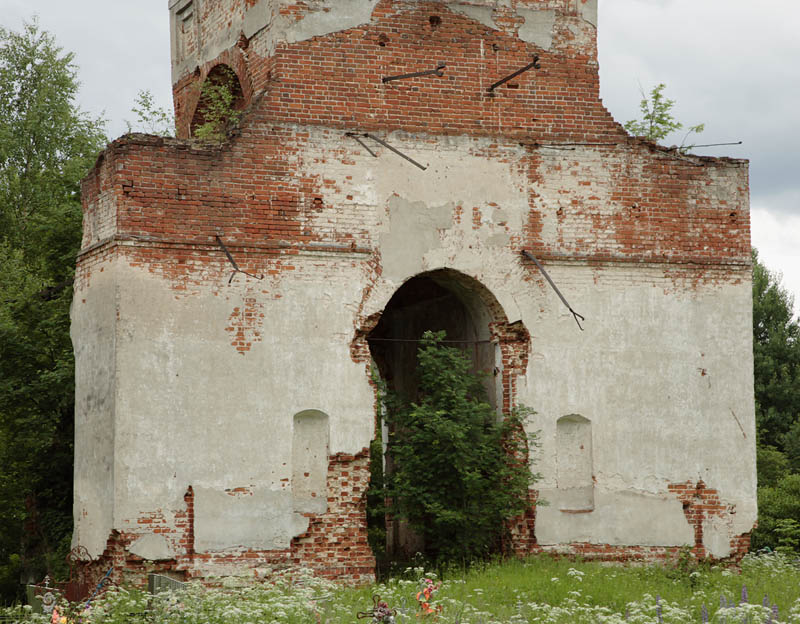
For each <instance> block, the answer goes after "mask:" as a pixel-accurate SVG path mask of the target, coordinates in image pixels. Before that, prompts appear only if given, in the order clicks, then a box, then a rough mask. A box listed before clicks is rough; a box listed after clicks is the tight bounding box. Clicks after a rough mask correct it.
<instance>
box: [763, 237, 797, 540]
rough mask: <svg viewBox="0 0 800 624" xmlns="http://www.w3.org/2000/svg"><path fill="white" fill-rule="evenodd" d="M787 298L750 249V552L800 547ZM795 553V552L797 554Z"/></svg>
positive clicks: (792, 332) (792, 340)
mask: <svg viewBox="0 0 800 624" xmlns="http://www.w3.org/2000/svg"><path fill="white" fill-rule="evenodd" d="M793 303H794V302H793V300H792V296H791V295H790V294H789V293H788V292H787V291H786V290H785V289H784V288H783V287H782V286H781V278H780V275H778V274H775V273H772V272H770V271H769V270H768V269H767V268H766V267H765V266H764V265H763V264H762V263H761V262H760V261H759V259H758V253H757V252H756V250H755V249H753V369H754V370H753V372H754V385H755V401H756V427H757V433H758V447H757V459H758V485H759V489H758V528H757V529H755V530H754V531H753V540H752V547H753V549H759V548H764V547H769V548H772V549H776V548H781V549H783V550H795V551H798V550H797V549H798V546H799V545H800V542H798V540H800V531H798V524H797V523H800V324H798V321H797V319H796V318H795V317H794V315H793ZM798 552H800V551H798Z"/></svg>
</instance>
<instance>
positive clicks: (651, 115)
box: [624, 82, 705, 149]
mask: <svg viewBox="0 0 800 624" xmlns="http://www.w3.org/2000/svg"><path fill="white" fill-rule="evenodd" d="M665 88H666V85H665V84H664V83H663V82H662V83H660V84H658V85H656V86H655V87H653V88H652V89H651V90H650V94H649V95H647V94H645V92H644V89H641V87H640V90H641V93H642V100H641V101H640V102H639V110H640V111H641V115H642V118H641V120H636V119H631V120H630V121H627V122H625V124H624V128H625V129H626V130H627V131H628V132H630V133H631V134H633V135H636V136H644V137H647V138H648V139H650V140H651V141H656V142H658V141H660V140H662V139H663V138H665V137H666V136H667V135H668V134H670V133H671V132H675V131H677V130H682V129H683V127H684V126H683V124H682V123H681V122H679V121H677V120H676V119H675V118H674V117H673V116H672V112H671V111H672V107H673V106H675V100H670V99H669V98H667V97H665V96H664V93H663V91H664V89H665ZM704 129H705V124H697V125H696V126H689V128H687V132H686V136H685V137H684V138H683V142H682V143H681V146H680V147H681V149H690V148H691V145H689V146H686V147H684V143H685V142H686V139H687V138H688V136H689V135H690V134H691V133H693V132H694V133H695V134H700V133H701V132H702V131H703V130H704Z"/></svg>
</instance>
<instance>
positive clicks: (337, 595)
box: [0, 554, 800, 624]
mask: <svg viewBox="0 0 800 624" xmlns="http://www.w3.org/2000/svg"><path fill="white" fill-rule="evenodd" d="M376 607H377V608H376ZM3 615H4V616H6V618H8V620H9V621H19V622H42V623H44V622H50V621H51V619H53V618H52V616H43V615H34V614H33V613H31V612H30V610H29V608H27V607H15V608H12V609H5V610H3V611H2V612H0V619H2V616H3ZM62 618H63V619H62ZM56 619H57V620H58V621H61V622H83V623H90V624H95V623H97V624H100V623H103V624H111V623H113V624H122V623H126V624H128V623H130V624H137V623H139V622H142V623H145V622H147V623H184V622H185V623H189V622H191V623H196V624H206V623H207V624H223V623H225V624H228V623H230V624H234V623H235V624H248V623H252V624H270V623H273V622H280V623H284V622H285V623H300V622H304V623H305V622H308V623H316V624H326V623H329V624H334V623H342V624H343V623H348V624H350V623H352V622H356V621H363V622H374V623H377V622H385V623H387V624H388V623H389V622H392V621H394V622H396V623H397V624H402V623H410V622H439V623H441V624H450V623H452V624H456V623H464V624H466V623H475V624H491V623H509V624H511V623H519V624H522V623H524V622H553V623H562V622H563V623H570V624H572V623H592V624H594V623H597V622H607V623H623V622H631V623H641V624H644V623H649V622H653V623H659V622H663V623H668V624H672V623H679V622H680V623H683V622H715V623H722V622H725V623H730V624H735V623H739V622H759V623H761V622H771V623H778V622H797V623H800V565H798V563H797V561H794V562H793V561H791V560H790V559H789V558H788V557H787V556H785V555H781V554H767V555H763V554H762V555H758V556H756V555H748V556H747V557H745V559H744V560H743V561H742V564H741V571H740V572H738V571H731V570H729V569H726V568H722V567H716V566H708V567H706V566H702V565H700V566H696V565H691V564H690V563H688V561H683V562H682V564H676V565H673V566H666V567H663V566H631V567H622V566H617V565H603V564H599V563H581V562H574V561H569V560H566V559H560V560H559V559H553V558H549V557H534V558H530V559H527V560H523V561H509V562H504V563H495V564H486V565H479V566H475V567H473V568H471V569H470V570H468V571H466V572H463V571H462V572H459V571H455V570H452V571H450V572H447V571H445V572H444V573H443V574H442V575H440V576H437V575H435V574H432V573H427V572H425V571H424V570H423V569H422V568H409V569H407V570H405V572H404V573H403V574H401V575H399V576H397V577H395V578H392V579H391V580H389V581H387V582H385V583H381V584H377V585H374V586H370V587H363V588H358V589H355V588H348V587H341V586H337V585H335V584H333V583H330V582H327V581H322V580H319V579H315V578H313V577H311V576H310V575H308V574H307V573H303V572H302V571H297V570H284V571H283V572H281V573H279V574H278V575H277V576H275V577H273V581H272V582H271V583H263V582H261V583H259V582H251V581H245V580H243V579H241V578H236V579H225V580H223V581H221V586H220V587H219V588H216V589H208V588H205V587H203V586H202V585H200V584H190V585H187V587H186V588H185V589H183V590H180V591H176V592H163V593H160V594H157V595H156V596H151V595H149V594H147V593H146V592H142V591H139V590H131V589H125V588H111V589H109V590H108V591H107V592H106V593H105V594H104V595H103V596H102V597H100V598H98V599H96V600H95V601H93V603H92V604H91V606H90V607H89V608H88V609H84V605H82V604H81V605H61V607H60V612H59V615H58V617H57V618H56Z"/></svg>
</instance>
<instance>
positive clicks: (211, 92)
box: [190, 64, 245, 142]
mask: <svg viewBox="0 0 800 624" xmlns="http://www.w3.org/2000/svg"><path fill="white" fill-rule="evenodd" d="M244 107H245V99H244V93H243V91H242V85H241V83H240V82H239V77H238V76H237V75H236V72H235V71H233V69H231V68H230V67H229V66H228V65H224V64H219V65H216V66H215V67H214V68H213V69H212V70H211V71H210V72H209V73H208V76H206V79H205V81H204V82H203V86H202V88H201V89H200V97H199V99H198V101H197V106H196V108H195V110H194V115H193V116H192V123H191V126H190V129H191V135H192V136H193V137H196V138H199V139H205V140H212V141H217V142H220V141H222V140H224V138H225V134H226V132H227V129H228V128H229V127H230V126H231V125H234V124H236V123H237V122H238V121H239V119H240V118H241V116H242V111H243V110H244Z"/></svg>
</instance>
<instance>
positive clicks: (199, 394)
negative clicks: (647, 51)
mask: <svg viewBox="0 0 800 624" xmlns="http://www.w3.org/2000/svg"><path fill="white" fill-rule="evenodd" d="M190 5H191V6H190ZM595 10H596V7H595V6H594V5H593V3H592V2H584V1H583V0H558V1H556V0H548V1H544V0H536V1H534V0H529V1H526V2H522V1H521V0H520V1H518V2H516V3H513V2H512V3H496V2H488V1H487V2H478V1H475V2H458V3H454V2H399V1H398V2H391V1H389V0H380V1H377V2H367V3H359V4H358V5H357V6H356V5H355V4H351V3H341V4H339V3H336V4H331V3H330V2H325V1H323V0H318V1H314V2H307V3H298V4H288V3H284V2H279V1H277V0H276V1H273V2H266V1H265V0H243V1H242V2H234V1H233V0H230V1H222V0H218V1H215V2H210V1H208V2H203V3H199V2H196V3H189V2H187V1H186V0H179V1H176V2H173V3H172V4H171V12H172V16H173V29H175V28H176V25H175V20H177V19H178V18H179V17H180V19H181V20H183V21H182V22H180V23H181V24H182V25H183V26H185V28H186V32H184V35H186V33H189V34H188V35H186V37H189V38H188V39H185V40H183V43H181V41H177V40H176V43H175V45H176V46H178V47H177V48H176V50H180V53H178V52H175V54H177V56H175V57H174V60H175V63H174V64H173V70H174V72H175V74H174V75H175V98H176V110H177V111H178V116H179V121H180V120H181V119H182V120H183V121H182V122H181V123H183V122H186V121H187V120H190V119H191V116H192V114H193V111H192V110H191V104H192V101H191V97H190V96H191V91H192V88H193V87H192V85H196V84H199V83H200V82H201V81H202V79H203V78H204V76H205V74H207V73H208V71H210V70H211V69H212V68H213V66H214V65H215V64H216V63H218V62H224V63H225V64H227V65H229V66H231V67H233V68H234V69H235V71H237V75H239V77H240V81H241V82H242V85H243V89H244V95H245V98H246V100H247V102H248V106H249V108H248V111H247V113H246V114H245V116H244V119H243V120H242V123H241V124H240V127H239V128H238V129H237V132H236V134H235V136H232V137H231V138H230V140H229V141H227V142H226V143H224V144H223V145H221V146H217V147H211V146H203V145H200V144H197V143H194V142H191V141H185V140H178V139H162V138H157V137H148V136H144V135H128V136H126V137H123V138H121V139H119V140H117V141H115V142H114V143H112V144H111V145H110V146H109V148H108V149H107V150H106V152H104V154H103V155H102V157H101V158H100V159H99V160H98V163H97V166H96V167H95V169H94V171H93V172H92V173H91V174H90V175H89V177H88V178H87V179H86V180H85V182H84V187H83V193H84V238H83V249H82V251H81V254H80V256H79V259H78V268H77V272H76V280H75V299H74V302H73V308H72V319H73V327H72V336H73V341H74V344H75V347H76V426H77V435H76V480H75V520H76V529H75V538H74V541H75V543H76V544H81V545H84V546H86V547H87V548H88V550H89V552H90V554H91V556H92V557H93V558H95V560H96V562H95V565H96V566H100V565H102V564H105V563H108V562H116V564H117V565H119V566H120V570H125V571H126V572H125V574H128V575H129V576H130V578H132V579H133V578H141V577H142V574H143V571H144V570H145V569H146V568H147V565H149V564H147V563H146V561H147V560H152V561H154V562H155V564H154V565H157V566H160V569H163V570H167V571H173V572H175V573H180V574H182V575H184V576H186V577H194V576H200V577H202V576H205V575H209V574H220V573H234V572H237V571H238V572H241V571H242V570H245V571H247V570H251V569H260V567H264V568H266V567H268V566H270V565H278V564H286V563H296V564H303V565H308V566H310V567H312V568H313V569H314V570H315V571H316V572H317V573H319V574H323V575H325V576H329V577H337V576H339V577H341V578H351V579H356V580H365V579H367V578H369V576H370V574H371V573H372V572H371V570H372V566H373V564H374V562H373V560H372V555H371V553H370V552H369V548H368V546H367V545H366V544H367V542H366V524H365V517H364V499H363V494H364V491H365V488H366V485H367V478H368V474H367V472H366V471H367V466H368V457H367V454H366V451H365V450H364V449H366V448H369V444H370V441H371V440H372V439H373V437H374V402H375V394H374V388H373V386H372V384H371V380H370V357H369V348H368V346H367V341H366V337H367V336H368V335H369V333H370V332H371V331H372V330H373V329H374V328H375V326H376V325H377V323H378V321H379V320H380V318H381V314H382V312H383V310H384V309H385V308H386V306H387V304H388V303H389V301H390V300H391V298H392V296H393V295H394V294H395V293H396V292H397V291H398V289H399V288H400V287H401V286H402V285H403V284H404V283H406V282H407V281H408V280H410V279H412V278H414V277H415V276H418V275H421V274H425V275H428V274H441V275H444V274H446V275H448V276H450V277H449V279H452V280H453V281H452V286H453V288H456V290H458V293H459V296H460V297H462V298H467V299H470V300H471V301H473V302H475V306H473V307H474V308H475V309H480V310H482V312H481V313H480V314H478V316H477V317H476V318H478V322H479V323H480V324H481V327H478V328H477V331H478V333H480V335H482V336H488V337H489V339H490V340H491V341H492V346H493V347H494V358H495V368H496V374H497V382H496V385H497V389H496V393H497V397H498V398H500V397H502V401H500V400H498V405H499V407H500V408H501V410H509V409H511V407H512V406H513V405H516V404H518V403H524V404H526V405H528V406H530V407H533V408H534V409H535V410H536V411H537V414H536V415H535V416H534V417H533V418H532V419H531V422H530V423H529V425H528V426H529V428H530V430H531V431H536V430H538V431H540V432H541V434H540V436H541V437H540V440H541V442H542V447H541V451H540V458H539V462H538V464H537V466H536V469H537V470H539V471H541V473H542V475H543V479H542V481H541V482H540V483H539V484H537V490H535V491H532V492H531V493H530V497H531V500H532V501H533V500H536V499H537V498H540V499H545V500H548V501H549V502H550V503H551V504H550V505H549V506H547V507H541V508H539V509H534V508H531V509H530V510H528V512H526V514H525V515H524V516H523V517H521V518H519V519H517V520H515V522H514V523H513V527H512V529H513V530H512V535H513V539H512V543H511V544H510V545H509V547H510V548H511V549H513V550H514V551H516V552H518V553H520V554H524V553H526V552H534V551H537V550H541V549H544V550H556V551H564V552H578V553H582V554H584V555H586V556H599V557H605V558H629V557H664V556H669V555H670V553H672V552H675V551H676V550H677V549H678V548H679V547H680V546H682V545H684V544H689V545H690V546H692V547H693V548H694V549H695V552H696V553H697V554H698V555H702V554H711V555H713V556H714V557H717V558H725V557H736V556H739V555H741V553H742V552H743V548H746V541H747V537H746V536H747V534H748V532H749V531H750V529H751V528H752V526H753V523H754V521H755V517H756V509H755V476H754V475H755V451H754V449H755V443H754V412H753V398H752V352H751V344H750V339H751V338H750V336H751V332H750V317H749V315H750V253H749V213H748V211H749V206H748V187H747V163H746V162H744V161H740V160H731V159H724V158H705V157H703V158H700V157H694V156H681V157H680V158H679V157H678V155H677V154H676V153H675V152H673V151H670V150H666V149H663V148H660V147H657V146H655V145H653V144H651V143H648V142H646V141H642V140H640V139H635V138H632V137H628V136H627V135H626V134H625V133H624V131H623V130H622V129H621V127H620V126H619V125H617V124H616V123H615V122H614V121H613V119H611V117H610V116H609V115H608V113H607V111H605V109H604V108H603V107H602V104H601V103H600V101H599V99H598V97H597V74H596V71H597V68H596V57H595V53H594V45H595V28H596V19H595V17H594V12H595ZM187 11H188V12H187ZM189 12H191V13H192V15H191V16H190V15H189ZM433 17H437V18H438V20H434V19H432V18H433ZM192 29H193V30H192ZM192 33H194V34H192ZM292 33H294V34H292ZM176 36H177V35H176ZM182 36H183V35H182ZM191 37H194V39H192V38H191ZM533 53H536V54H538V55H539V56H540V60H541V63H542V69H541V70H535V71H533V70H532V71H531V72H529V73H526V74H523V75H522V76H521V77H520V78H519V80H518V81H516V80H515V81H514V82H513V83H510V84H509V85H508V86H504V87H501V88H499V89H497V90H496V91H497V92H496V93H495V94H494V95H492V96H490V95H489V94H488V93H487V91H486V88H487V86H488V85H489V84H491V82H493V81H495V80H497V79H498V78H499V77H502V75H504V73H505V74H507V73H508V72H509V70H513V69H516V68H519V67H521V66H523V65H525V64H527V63H529V62H530V58H531V55H532V54H533ZM181 55H183V56H181ZM431 59H434V60H437V61H438V60H439V59H444V60H446V61H447V69H446V71H445V76H444V77H443V78H441V79H440V78H435V77H422V78H414V79H410V80H407V81H396V82H391V83H386V84H384V83H383V82H382V81H381V76H383V75H387V74H390V73H400V72H403V71H408V70H410V69H414V70H416V69H419V68H422V67H427V66H428V65H429V64H430V62H431ZM195 67H197V71H195V69H194V68H195ZM184 130H185V128H184ZM347 131H359V132H370V133H374V135H375V136H378V137H380V138H381V139H382V140H384V141H386V142H387V143H388V144H389V145H391V146H393V147H394V148H396V149H397V150H400V151H401V152H402V153H404V154H406V155H408V156H409V157H411V158H413V159H414V160H415V161H417V162H419V163H420V164H421V165H422V166H423V167H424V170H423V169H421V168H418V167H416V166H414V165H413V164H412V163H410V162H408V161H407V160H404V159H403V158H401V157H400V156H398V155H397V154H396V153H394V152H392V151H391V150H389V149H388V148H386V147H385V146H383V145H381V144H379V143H377V142H374V141H371V140H370V139H369V138H367V137H364V138H363V142H364V144H366V145H367V146H369V147H370V150H371V151H372V153H370V151H369V150H367V149H366V148H365V147H364V144H362V143H359V142H357V141H355V140H354V139H353V138H352V137H350V136H347V135H346V132H347ZM218 240H221V241H222V242H223V243H224V247H225V249H227V251H228V252H229V253H230V254H231V257H232V258H233V259H234V262H235V263H236V267H238V269H239V270H236V267H234V266H233V264H232V263H231V262H230V261H229V259H228V257H227V256H226V253H225V249H223V247H222V245H220V243H219V242H218ZM523 249H524V250H528V251H531V252H532V253H533V254H534V255H536V257H537V258H538V259H539V260H540V261H542V263H543V264H544V265H545V266H546V268H547V271H548V272H549V273H550V275H551V276H552V278H553V280H554V281H555V282H556V284H558V286H559V288H560V290H561V291H562V292H563V293H564V294H565V296H566V297H567V298H568V300H569V301H570V303H571V304H572V305H573V306H574V308H575V309H576V310H578V311H579V312H580V313H581V314H583V315H584V316H585V317H586V322H585V323H584V327H585V331H583V332H581V331H580V330H579V329H578V327H577V326H576V324H575V322H574V319H573V317H572V315H571V314H570V313H569V311H568V310H567V309H566V308H565V307H564V306H563V305H562V303H561V302H560V300H559V299H558V297H557V295H556V294H555V293H554V292H553V291H552V290H551V289H550V287H549V285H548V284H547V282H546V281H545V280H544V278H543V276H542V275H541V273H540V272H539V271H538V270H537V269H536V267H535V266H534V265H533V264H532V263H530V262H529V261H528V260H526V259H524V258H523V257H522V255H521V251H522V250H523ZM437 272H440V273H437ZM442 272H443V273H442ZM470 309H473V308H470ZM484 326H485V327H484ZM487 353H488V351H487ZM567 416H569V417H570V418H572V421H574V422H576V423H579V422H584V421H585V422H587V423H590V427H588V428H583V429H581V430H580V432H577V433H575V432H574V433H575V435H572V434H570V435H566V434H565V433H564V432H565V431H566V429H564V430H563V431H562V434H564V435H562V437H561V438H559V433H558V423H559V422H560V421H561V422H562V423H563V422H566V421H563V420H562V419H564V417H567ZM306 417H307V418H306ZM298 418H299V420H298ZM581 419H583V420H581ZM323 421H324V424H323ZM572 421H570V422H572ZM578 433H579V434H580V435H578ZM559 439H561V442H562V443H560V442H559ZM570 444H575V445H578V446H576V447H575V448H572V447H571V446H570ZM581 445H582V446H583V447H584V448H583V449H580V448H579V447H580V446H581ZM589 446H590V447H591V453H590V454H588V453H587V454H581V453H580V452H579V451H583V450H586V449H587V447H589ZM559 449H562V450H559ZM570 449H572V450H570ZM559 454H561V455H559ZM559 457H560V459H559ZM731 457H736V458H737V461H736V462H734V463H732V462H731V461H730V458H731ZM559 461H561V464H559ZM559 466H560V468H559ZM559 475H561V476H560V477H559ZM589 494H591V497H590V496H589ZM576 497H577V498H576ZM590 498H591V504H589V501H590ZM578 499H580V500H578ZM697 501H701V502H697ZM137 575H138V576H137Z"/></svg>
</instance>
